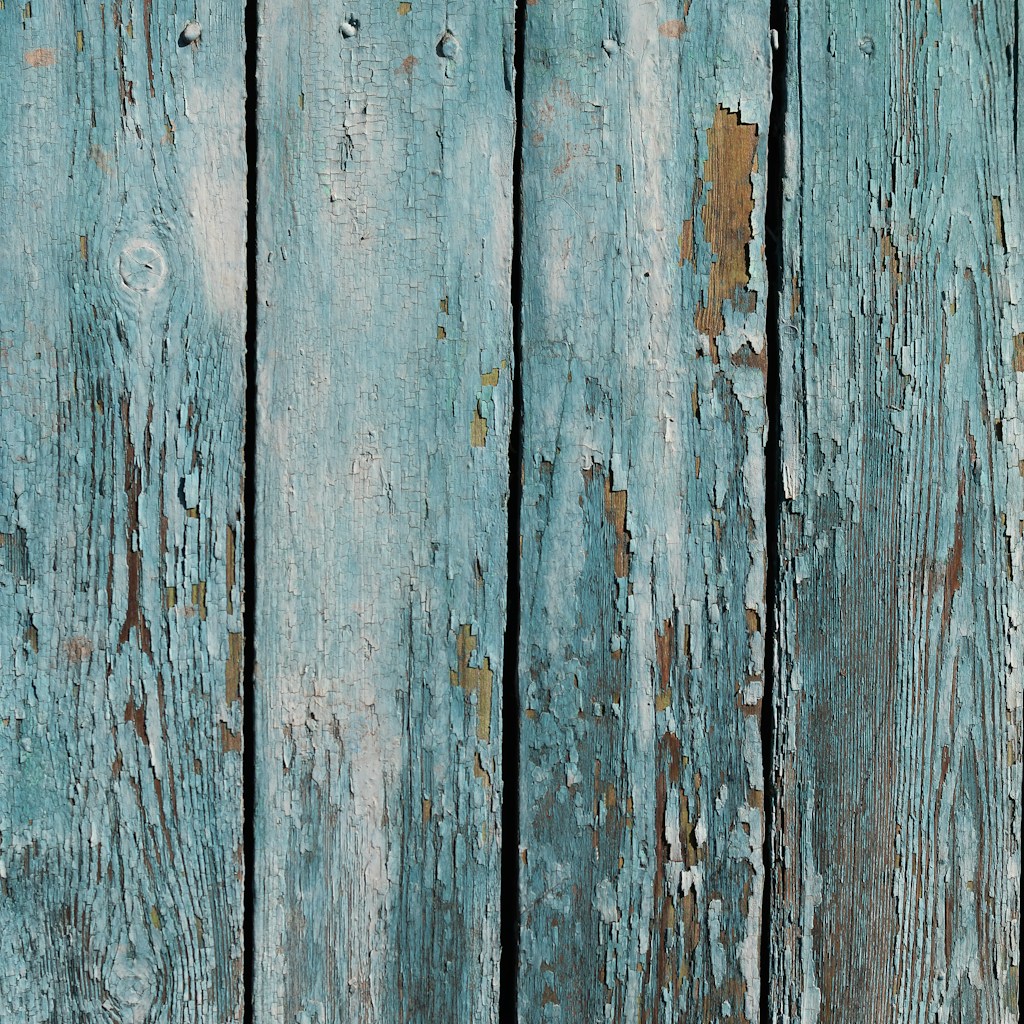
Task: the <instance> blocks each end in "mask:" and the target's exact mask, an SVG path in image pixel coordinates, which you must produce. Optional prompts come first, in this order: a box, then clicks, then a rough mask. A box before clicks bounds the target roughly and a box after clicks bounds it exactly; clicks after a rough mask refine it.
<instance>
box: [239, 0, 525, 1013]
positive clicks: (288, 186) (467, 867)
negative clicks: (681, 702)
mask: <svg viewBox="0 0 1024 1024" xmlns="http://www.w3.org/2000/svg"><path fill="white" fill-rule="evenodd" d="M260 12H261V19H262V22H261V28H260V66H259V113H258V124H259V134H260V150H261V158H260V166H259V189H260V203H259V251H258V266H259V294H260V300H261V308H260V323H259V331H260V336H259V346H258V348H259V378H258V379H259V416H258V437H259V440H258V470H257V489H258V495H257V508H258V523H259V530H258V534H257V562H258V565H259V570H260V580H259V596H258V602H257V609H256V619H257V622H256V648H257V661H258V672H257V681H256V735H257V766H256V769H257V803H256V879H255V882H256V915H255V923H256V940H255V941H256V946H255V950H254V956H255V1015H256V1020H259V1021H264V1020H266V1021H270V1020H275V1021H277V1020H281V1021H287V1022H289V1024H291V1022H296V1024H357V1022H398V1021H434V1020H437V1021H440V1020H460V1021H473V1022H487V1021H492V1020H494V1019H495V1017H496V1010H497V996H498V992H497V971H498V962H499V954H500V950H499V943H498V929H499V907H498V897H499V886H500V875H499V862H500V841H501V836H500V829H499V825H500V796H501V787H502V775H501V757H500V751H501V705H500V701H501V686H500V681H501V673H502V653H503V642H504V630H505V603H506V559H507V530H506V505H507V500H508V495H507V490H508V434H509V427H510V418H511V410H510V403H511V378H510V373H511V365H510V364H511V311H510V263H511V185H512V175H511V158H512V138H513V99H512V93H511V91H510V90H511V74H512V70H511V62H512V53H511V44H512V25H511V15H512V11H511V5H510V4H507V3H484V4H471V3H467V2H460V0H450V2H444V3H443V2H441V0H412V2H411V3H404V2H403V3H398V2H374V3H370V4H366V5H364V6H362V7H360V8H350V7H349V6H347V5H342V4H339V3H334V2H330V3H327V4H326V5H325V4H313V3H309V2H301V3H298V4H288V5H282V4H268V3H263V4H261V5H260Z"/></svg>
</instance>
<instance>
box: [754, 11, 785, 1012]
mask: <svg viewBox="0 0 1024 1024" xmlns="http://www.w3.org/2000/svg"><path fill="white" fill-rule="evenodd" d="M770 25H771V32H772V42H773V47H774V52H773V55H772V99H771V111H770V113H769V118H768V169H767V197H766V203H765V262H766V264H767V271H768V301H767V309H766V312H767V319H766V333H767V345H766V348H767V350H768V374H767V381H766V384H765V411H766V416H767V421H768V437H767V441H766V446H765V491H764V493H765V532H766V534H767V537H766V545H767V573H766V578H765V616H766V621H765V659H764V660H765V666H764V697H763V698H762V701H761V757H762V759H763V766H764V787H765V793H764V815H765V819H764V840H763V844H764V845H763V851H762V857H763V863H764V890H763V893H762V904H761V957H760V959H761V971H760V973H761V1007H760V1010H761V1013H760V1016H761V1024H769V1022H770V1021H771V1020H772V1014H771V992H770V986H771V920H772V918H771V912H772V890H773V885H772V883H773V872H774V860H773V857H772V831H773V824H774V822H773V819H774V811H775V807H774V799H775V771H774V764H775V708H774V701H775V673H776V667H777V665H778V642H779V638H778V615H777V607H778V601H777V597H778V587H779V572H780V566H779V528H780V521H781V505H780V503H781V501H782V493H783V492H782V444H781V432H780V423H781V416H782V388H781V382H780V376H779V335H780V332H779V303H780V299H781V296H782V292H783V281H784V267H783V250H782V222H783V173H784V166H785V139H786V42H787V38H786V30H787V0H772V3H771V11H770Z"/></svg>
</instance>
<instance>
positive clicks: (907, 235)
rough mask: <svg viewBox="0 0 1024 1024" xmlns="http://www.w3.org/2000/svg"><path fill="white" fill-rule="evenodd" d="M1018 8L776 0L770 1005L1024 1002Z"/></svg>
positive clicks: (919, 1014) (782, 1013)
mask: <svg viewBox="0 0 1024 1024" xmlns="http://www.w3.org/2000/svg"><path fill="white" fill-rule="evenodd" d="M1015 8H1016V5H1015V3H1014V2H1011V0H993V2H990V3H986V4H971V5H968V4H961V3H948V2H947V3H941V4H939V3H910V2H899V3H880V2H874V0H870V2H869V0H858V2H854V3H846V2H843V3H838V2H833V0H826V2H824V3H821V4H816V5H797V6H792V7H791V8H790V18H791V20H790V27H789V33H788V37H789V45H790V54H791V56H790V57H789V60H788V65H789V68H788V74H787V81H788V89H787V106H788V113H787V131H786V147H787V156H786V160H787V162H786V181H785V251H786V268H785V277H786V294H785V295H784V296H783V299H782V303H781V309H782V323H781V335H782V342H781V353H780V360H781V362H780V368H781V391H782V401H783V410H782V412H783V418H782V428H783V477H784V478H783V491H784V495H783V497H784V508H783V514H782V532H781V560H782V581H781V591H780V595H779V605H778V607H779V626H780V630H779V642H780V662H779V673H778V687H777V701H776V711H777V747H776V752H775V756H776V770H777V772H778V802H777V832H776V835H775V839H774V843H775V857H774V863H775V865H776V871H775V875H774V884H773V911H772V931H771V935H772V962H773V967H772V985H771V990H772V993H773V996H772V999H773V1015H774V1019H775V1020H785V1021H788V1020H797V1019H799V1020H801V1021H805V1022H808V1021H817V1020H821V1021H843V1022H851V1021H853V1022H856V1021H872V1022H875V1021H894V1022H910V1021H915V1022H917V1021H920V1022H924V1021H933V1020H938V1021H947V1020H948V1021H963V1022H966V1021H972V1022H996V1021H998V1022H1000V1024H1005V1022H1007V1021H1011V1020H1013V1021H1015V1020H1016V1019H1017V1012H1018V1010H1017V1007H1018V997H1017V993H1018V958H1019V951H1018V928H1019V892H1020V882H1019V876H1020V845H1019V829H1020V793H1021V676H1020V665H1021V647H1020V644H1021V637H1020V632H1019V631H1020V628H1021V623H1022V602H1021V584H1020V579H1021V574H1022V572H1024V565H1022V557H1024V542H1022V528H1024V502H1022V497H1024V495H1022V481H1021V467H1022V466H1024V462H1022V461H1021V460H1022V457H1024V437H1022V432H1021V426H1020V423H1021V421H1020V417H1019V403H1020V400H1021V396H1022V394H1024V390H1022V388H1024V378H1022V377H1021V376H1020V373H1021V371H1024V358H1022V357H1021V354H1020V353H1021V352H1022V351H1024V306H1022V305H1021V286H1022V283H1024V265H1022V260H1021V249H1022V243H1024V237H1022V218H1021V193H1020V178H1019V163H1018V160H1019V149H1018V145H1019V141H1020V140H1019V139H1018V136H1017V133H1016V132H1015V128H1014V119H1015V117H1016V116H1017V113H1018V111H1017V107H1016V96H1015V84H1016V76H1017V73H1018V67H1017V66H1015V64H1014V61H1016V60H1017V59H1018V58H1017V55H1016V50H1015V37H1016V36H1017V33H1018V32H1019V27H1018V25H1017V23H1016V9H1015Z"/></svg>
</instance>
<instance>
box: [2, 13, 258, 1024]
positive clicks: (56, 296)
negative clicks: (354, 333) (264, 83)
mask: <svg viewBox="0 0 1024 1024" xmlns="http://www.w3.org/2000/svg"><path fill="white" fill-rule="evenodd" d="M189 16H191V17H195V18H197V19H198V20H199V21H200V22H201V23H202V24H203V26H204V31H203V35H202V39H201V41H200V42H197V43H195V44H194V45H189V46H179V45H178V41H179V35H180V33H181V31H182V28H183V25H184V23H185V21H186V18H187V17H189ZM243 59H244V54H243V32H242V24H241V8H240V7H239V6H238V5H237V4H223V3H219V2H216V0H214V2H213V3H210V4H205V3H202V2H201V3H200V5H199V7H198V8H192V7H190V8H189V14H188V15H187V16H186V15H183V14H182V13H181V12H179V11H178V10H177V9H176V7H175V5H174V4H171V3H165V2H162V0H146V2H145V3H142V4H132V3H128V2H120V0H118V2H114V3H108V4H105V5H104V4H88V5H82V4H76V5H72V4H46V3H32V4H21V3H16V4H15V3H10V2H8V3H6V4H0V63H2V65H3V68H4V72H3V81H4V86H3V93H2V103H0V208H2V210H3V219H4V231H3V235H4V239H5V243H6V244H5V246H4V248H5V253H6V258H5V261H4V268H3V272H2V274H0V394H2V398H0V438H2V443H0V672H2V679H3V683H2V686H0V778H2V779H3V785H2V787H0V1018H2V1019H4V1020H10V1021H18V1022H29V1024H37V1022H38V1024H51V1022H55V1021H82V1022H93V1021H95V1022H100V1021H103V1022H109V1021H119V1022H127V1021H135V1022H142V1021H146V1022H150V1024H157V1022H166V1024H172V1022H173V1024H180V1022H182V1021H185V1022H190V1024H192V1022H209V1024H223V1022H225V1021H236V1020H240V1019H241V1001H242V991H241V989H242V978H241V956H242V948H241V923H242V910H241V898H242V882H241V870H242V851H241V838H242V828H241V810H242V809H241V785H240V782H241V778H240V777H241V757H240V753H239V749H240V733H241V701H240V689H239V669H240V652H241V645H240V643H239V637H240V631H241V612H242V593H241V579H242V575H241V551H242V539H243V537H242V522H241V498H242V495H241V483H242V481H241V476H242V447H243V432H244V424H243V408H244V403H243V391H244V361H243V353H244V295H245V292H244V267H245V251H244V231H245V166H244V151H243V138H242V135H243V118H244V102H243Z"/></svg>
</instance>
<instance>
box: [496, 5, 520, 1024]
mask: <svg viewBox="0 0 1024 1024" xmlns="http://www.w3.org/2000/svg"><path fill="white" fill-rule="evenodd" d="M525 43H526V0H516V7H515V41H514V51H513V57H512V61H513V67H514V72H515V73H514V75H513V81H514V85H513V94H514V97H515V101H514V102H515V135H514V138H513V144H512V280H511V288H512V292H511V297H512V429H511V435H510V437H509V451H508V584H507V586H508V590H507V608H506V614H507V619H506V625H505V651H504V659H503V672H502V687H501V693H502V714H501V720H502V738H501V764H502V787H503V788H502V805H501V964H500V968H499V979H500V987H499V992H498V1020H499V1021H500V1022H501V1024H517V1022H518V1018H519V927H520V917H519V740H520V719H519V715H520V704H519V633H520V604H519V587H520V571H519V561H520V543H519V534H520V508H521V505H522V500H523V380H522V367H523V313H522V298H523V244H522V243H523V216H522V214H523V76H524V71H525V65H526V60H525Z"/></svg>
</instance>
